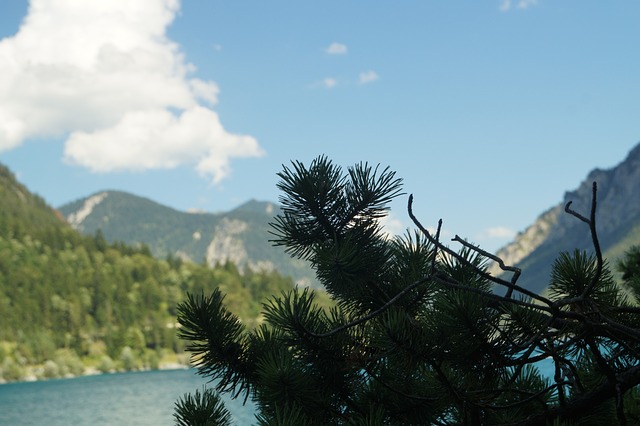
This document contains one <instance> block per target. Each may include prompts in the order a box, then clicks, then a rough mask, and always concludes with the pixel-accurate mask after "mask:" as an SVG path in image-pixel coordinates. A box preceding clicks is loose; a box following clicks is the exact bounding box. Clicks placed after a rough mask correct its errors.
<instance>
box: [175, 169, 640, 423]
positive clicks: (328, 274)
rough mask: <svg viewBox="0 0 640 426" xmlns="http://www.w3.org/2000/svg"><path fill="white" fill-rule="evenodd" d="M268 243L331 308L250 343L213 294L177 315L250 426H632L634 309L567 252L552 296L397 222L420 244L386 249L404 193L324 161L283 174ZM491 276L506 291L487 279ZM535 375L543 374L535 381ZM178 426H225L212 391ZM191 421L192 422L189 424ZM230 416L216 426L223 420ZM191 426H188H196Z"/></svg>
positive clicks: (600, 269)
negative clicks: (248, 410) (544, 368)
mask: <svg viewBox="0 0 640 426" xmlns="http://www.w3.org/2000/svg"><path fill="white" fill-rule="evenodd" d="M279 177H280V178H281V181H280V183H279V185H278V187H279V188H280V189H281V190H282V191H283V193H284V195H283V196H282V197H281V203H282V205H283V214H282V215H281V216H278V217H277V218H276V219H275V222H274V223H273V225H272V226H273V233H274V235H275V239H274V241H275V244H277V245H282V246H284V247H286V249H287V250H288V251H289V253H290V254H291V255H293V256H296V257H299V258H302V259H306V260H308V261H310V262H311V264H312V265H313V267H314V268H315V270H316V274H317V276H318V278H319V280H320V281H321V282H322V284H323V285H324V287H325V289H326V290H327V292H328V293H329V294H330V296H331V297H332V299H333V300H334V302H335V307H334V308H333V309H330V310H325V309H321V308H320V307H318V305H317V304H316V303H315V292H314V291H312V290H309V289H300V288H297V289H294V290H291V291H288V292H286V293H283V294H281V295H278V296H274V297H272V298H271V299H270V300H269V301H268V302H267V303H265V305H264V308H263V309H264V317H265V323H264V324H263V325H261V326H260V327H258V328H255V329H247V328H246V327H245V326H244V325H243V324H242V323H241V322H240V321H238V318H237V317H236V316H235V315H234V314H232V313H231V312H229V311H228V310H227V309H226V308H225V307H224V305H223V303H222V300H223V298H224V296H223V294H222V293H221V292H220V291H215V292H214V293H212V294H210V295H189V296H188V298H187V299H186V301H185V302H183V303H182V304H180V305H179V307H178V316H179V322H180V324H181V329H180V335H181V337H182V338H183V339H186V340H187V341H188V343H189V347H188V349H189V350H190V351H191V352H192V356H193V361H194V363H195V365H196V366H197V367H198V370H199V373H200V374H202V375H203V376H206V377H210V378H212V379H215V387H216V390H217V391H218V392H223V393H228V394H230V395H232V396H234V397H242V398H245V400H246V399H248V398H250V399H251V400H253V401H254V402H255V403H256V405H257V408H258V414H257V418H258V422H259V424H261V425H385V424H389V425H431V424H433V425H497V424H500V425H515V424H517V425H537V424H540V425H544V424H567V425H568V424H580V425H587V424H593V425H601V424H612V423H619V424H621V425H624V424H635V423H636V422H638V421H639V419H638V412H639V410H638V407H637V405H638V404H637V399H638V394H637V385H638V383H640V363H639V361H640V315H638V314H639V313H640V310H639V309H638V308H637V302H638V296H637V294H638V293H636V300H627V298H626V297H625V296H624V294H623V292H621V291H620V290H619V289H618V287H617V286H616V284H615V282H614V279H613V276H612V274H611V273H610V271H609V269H608V267H607V264H606V262H604V261H603V259H602V254H601V251H600V248H599V243H598V238H597V233H596V195H597V191H596V186H595V184H594V186H593V199H592V208H591V211H590V213H589V214H588V215H587V216H583V215H582V214H580V213H578V212H575V211H574V210H572V209H571V206H570V204H568V205H567V206H566V209H565V210H566V211H567V213H568V214H570V215H572V216H574V217H575V218H576V220H580V221H582V222H584V223H585V232H590V233H591V236H592V239H593V246H594V252H595V254H594V255H588V254H586V253H583V252H574V253H564V254H562V255H561V256H560V257H559V258H558V259H557V260H556V262H555V264H554V267H553V273H552V276H551V277H550V283H549V293H548V296H542V295H539V294H534V293H532V292H530V291H528V290H526V289H525V288H522V287H520V286H518V284H517V279H518V276H519V275H520V271H519V270H518V269H517V268H512V267H507V266H505V265H504V263H503V262H502V260H500V259H499V258H497V257H495V256H493V255H491V254H489V253H487V252H485V251H483V250H481V249H480V248H478V247H476V246H474V245H472V244H469V243H468V242H466V241H465V240H463V239H461V238H459V237H458V236H456V237H455V238H454V239H453V240H454V241H455V242H457V243H458V244H460V245H461V249H460V250H459V251H457V252H456V251H453V250H451V249H450V248H449V247H448V246H447V245H445V244H444V243H443V242H442V241H441V239H440V228H441V223H439V224H438V228H437V231H436V232H434V233H432V232H430V231H428V230H427V228H426V227H424V226H423V225H422V224H421V223H420V222H419V220H418V219H417V218H416V217H415V216H414V214H413V211H412V206H411V203H412V197H410V198H409V205H408V211H409V215H410V217H411V218H412V220H413V222H414V224H415V225H416V231H415V232H413V233H408V234H407V235H405V236H402V237H397V238H394V239H389V238H387V237H385V235H384V233H383V230H382V228H381V225H380V221H379V219H380V218H382V217H383V216H384V215H385V214H386V212H387V208H388V207H387V206H388V203H389V202H390V201H391V200H392V199H393V198H395V197H397V196H398V195H400V193H401V180H400V179H398V178H396V177H395V174H394V173H393V172H391V171H389V170H388V169H384V170H381V169H379V168H372V167H370V166H368V165H367V164H357V165H355V166H354V167H352V168H349V169H348V171H347V173H344V172H343V171H342V170H341V168H339V167H337V166H335V165H334V164H332V163H331V162H330V161H329V160H327V159H326V158H324V157H319V158H317V159H316V160H315V161H313V162H312V163H311V164H310V165H309V166H308V167H307V166H305V165H304V164H302V163H299V162H295V163H292V167H291V168H289V167H285V168H284V169H283V171H282V172H281V173H279ZM490 260H492V261H495V262H498V263H499V264H500V266H501V267H502V269H503V270H504V271H505V272H508V273H510V279H504V278H500V277H494V276H491V275H489V274H487V272H486V268H485V265H486V263H487V262H488V261H490ZM541 363H547V365H548V366H550V367H551V371H553V375H552V376H551V377H546V376H543V375H542V374H541V372H540V369H539V367H540V365H541ZM175 416H176V421H177V423H178V424H185V425H186V424H220V425H225V424H229V423H230V421H229V417H228V415H225V410H224V408H223V407H222V406H221V404H220V402H219V400H217V396H216V395H215V394H214V393H213V392H208V393H203V394H199V393H198V394H196V397H195V398H194V397H191V396H188V397H186V398H185V399H182V400H180V401H178V402H177V403H176V411H175ZM198 416H199V417H198ZM225 416H226V417H225ZM197 419H199V420H197Z"/></svg>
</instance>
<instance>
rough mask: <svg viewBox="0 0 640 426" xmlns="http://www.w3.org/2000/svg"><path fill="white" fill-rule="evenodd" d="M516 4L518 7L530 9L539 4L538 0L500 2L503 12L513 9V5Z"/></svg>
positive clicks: (507, 0) (505, 0) (506, 0)
mask: <svg viewBox="0 0 640 426" xmlns="http://www.w3.org/2000/svg"><path fill="white" fill-rule="evenodd" d="M514 4H515V7H517V8H518V9H528V8H529V7H532V6H535V5H537V4H538V0H518V1H516V2H514V1H512V0H503V1H502V3H500V10H501V11H502V12H507V11H509V10H511V7H512V6H513V5H514Z"/></svg>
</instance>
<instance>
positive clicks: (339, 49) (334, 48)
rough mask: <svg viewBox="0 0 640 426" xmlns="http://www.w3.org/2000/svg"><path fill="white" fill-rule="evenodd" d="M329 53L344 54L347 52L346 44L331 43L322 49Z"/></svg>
mask: <svg viewBox="0 0 640 426" xmlns="http://www.w3.org/2000/svg"><path fill="white" fill-rule="evenodd" d="M324 51H325V52H327V53H328V54H329V55H346V54H347V51H348V49H347V46H345V45H344V44H341V43H331V44H330V45H329V47H327V48H326V49H324Z"/></svg>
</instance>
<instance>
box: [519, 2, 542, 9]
mask: <svg viewBox="0 0 640 426" xmlns="http://www.w3.org/2000/svg"><path fill="white" fill-rule="evenodd" d="M537 4H538V0H520V1H519V2H518V9H528V8H529V7H530V6H535V5H537Z"/></svg>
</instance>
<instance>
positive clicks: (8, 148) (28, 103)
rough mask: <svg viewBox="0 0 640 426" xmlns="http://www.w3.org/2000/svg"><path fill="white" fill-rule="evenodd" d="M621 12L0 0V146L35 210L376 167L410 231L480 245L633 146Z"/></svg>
mask: <svg viewBox="0 0 640 426" xmlns="http://www.w3.org/2000/svg"><path fill="white" fill-rule="evenodd" d="M639 20H640V2H637V1H633V0H619V1H615V2H602V1H599V0H473V1H472V0H465V1H463V0H419V1H418V0H401V1H393V2H392V1H366V2H365V1H357V0H352V1H344V0H327V1H323V2H309V1H299V0H298V1H294V0H278V1H275V0H274V1H257V0H254V1H249V0H211V1H203V0H183V1H179V0H136V1H130V0H110V1H100V2H98V1H91V2H89V1H86V0H30V1H26V0H6V1H4V2H2V5H1V6H0V163H2V164H4V165H6V166H7V167H9V168H10V169H11V171H13V172H14V173H15V174H16V176H17V177H18V179H19V180H20V181H21V182H22V183H23V184H25V185H26V186H27V187H28V188H29V189H30V190H31V191H33V192H35V193H37V194H38V195H40V196H41V197H43V198H44V199H45V200H46V201H47V202H48V203H49V204H50V205H51V206H53V207H59V206H61V205H63V204H65V203H67V202H71V201H74V200H77V199H80V198H83V197H86V196H89V195H92V194H95V193H97V192H100V191H103V190H123V191H127V192H131V193H133V194H137V195H140V196H143V197H147V198H150V199H152V200H155V201H157V202H159V203H161V204H164V205H167V206H170V207H173V208H175V209H178V210H183V211H192V210H196V211H211V212H221V211H228V210H231V209H233V208H235V207H237V206H239V205H240V204H242V203H244V202H246V201H248V200H250V199H257V200H264V201H274V202H276V201H278V198H279V196H280V195H281V194H280V193H279V191H278V189H277V188H276V183H277V182H278V177H277V176H276V173H277V172H279V171H280V170H282V167H283V165H289V164H290V163H291V161H294V160H295V161H302V162H303V163H306V164H308V163H310V162H311V161H312V160H313V159H314V158H316V157H317V156H319V155H326V156H327V157H329V158H330V159H331V160H332V161H333V162H334V163H336V164H337V165H339V166H341V167H343V168H344V169H346V168H347V167H350V166H352V165H354V164H356V163H359V162H368V163H369V164H372V165H376V164H380V165H381V166H384V167H386V166H389V168H390V169H392V170H394V171H396V173H397V176H398V177H401V178H402V179H403V181H404V191H405V192H406V193H407V194H409V193H412V194H414V198H415V201H414V213H415V214H416V216H417V217H418V218H419V219H420V220H421V221H422V223H423V224H424V225H425V226H428V227H434V226H435V225H436V224H437V221H438V219H440V218H442V219H443V222H444V224H443V232H444V235H445V236H447V237H452V236H453V235H454V234H459V235H460V236H462V237H465V238H468V239H469V240H470V241H473V242H475V243H477V244H480V246H481V247H483V248H485V249H487V250H490V251H494V250H496V249H498V248H499V247H501V246H502V245H504V244H506V243H507V242H509V241H510V240H511V239H512V238H513V237H514V235H515V234H516V233H517V232H519V231H523V230H524V229H525V228H526V227H527V226H528V225H530V224H531V223H532V222H533V221H534V220H535V219H536V218H537V216H538V215H540V214H541V213H542V212H543V211H545V210H547V209H548V208H550V207H552V206H554V205H556V204H558V203H559V202H561V201H562V199H563V196H564V193H565V191H568V190H573V189H575V188H576V187H577V186H578V185H579V184H580V183H581V182H582V181H583V180H584V179H585V178H586V176H587V174H588V172H589V171H591V170H592V169H594V168H596V167H597V168H602V169H607V168H611V167H613V166H615V165H616V164H618V163H619V162H621V161H623V160H624V158H625V156H626V155H627V153H628V152H629V151H630V150H631V149H632V148H633V147H634V146H635V145H636V144H638V143H639V142H640V120H639V118H640V102H639V99H640V47H639V46H640V33H638V25H637V23H638V22H639ZM406 202H407V195H404V196H402V197H401V198H400V199H398V200H397V201H395V202H394V203H393V204H392V212H391V215H390V217H389V218H388V220H387V221H386V224H387V226H388V227H389V230H390V231H391V232H394V233H397V232H402V230H403V229H405V228H407V227H411V221H410V219H409V217H408V215H407V212H406Z"/></svg>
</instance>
